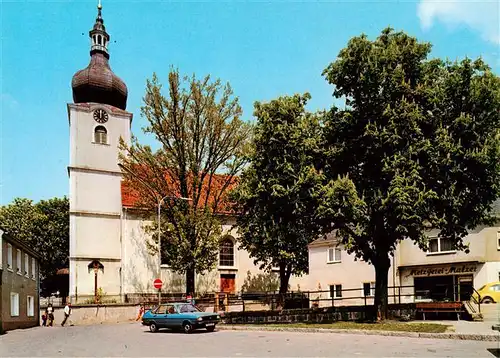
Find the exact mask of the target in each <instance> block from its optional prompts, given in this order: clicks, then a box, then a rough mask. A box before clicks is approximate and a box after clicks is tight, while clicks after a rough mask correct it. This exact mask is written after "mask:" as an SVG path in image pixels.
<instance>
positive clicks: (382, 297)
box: [374, 252, 391, 320]
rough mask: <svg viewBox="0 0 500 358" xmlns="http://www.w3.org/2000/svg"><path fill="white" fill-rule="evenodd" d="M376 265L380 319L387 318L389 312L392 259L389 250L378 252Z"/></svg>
mask: <svg viewBox="0 0 500 358" xmlns="http://www.w3.org/2000/svg"><path fill="white" fill-rule="evenodd" d="M374 266H375V310H376V312H377V317H378V319H380V320H385V319H387V312H388V303H389V301H388V288H387V286H388V284H389V281H388V275H389V268H390V267H391V260H390V259H389V254H388V253H387V252H385V253H380V254H377V259H376V260H375V261H374Z"/></svg>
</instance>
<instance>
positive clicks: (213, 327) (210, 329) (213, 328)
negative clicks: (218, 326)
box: [207, 326, 215, 332]
mask: <svg viewBox="0 0 500 358" xmlns="http://www.w3.org/2000/svg"><path fill="white" fill-rule="evenodd" d="M207 331H208V332H213V331H215V326H212V327H207Z"/></svg>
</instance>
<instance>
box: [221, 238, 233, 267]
mask: <svg viewBox="0 0 500 358" xmlns="http://www.w3.org/2000/svg"><path fill="white" fill-rule="evenodd" d="M219 266H227V267H233V266H234V243H233V240H231V239H230V238H225V239H224V240H222V241H221V243H220V246H219Z"/></svg>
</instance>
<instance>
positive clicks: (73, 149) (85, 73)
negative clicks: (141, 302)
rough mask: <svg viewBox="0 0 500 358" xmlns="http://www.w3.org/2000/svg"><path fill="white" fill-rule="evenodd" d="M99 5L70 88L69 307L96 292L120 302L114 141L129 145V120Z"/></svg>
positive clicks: (117, 172) (118, 192) (117, 173)
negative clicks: (86, 52) (85, 58)
mask: <svg viewBox="0 0 500 358" xmlns="http://www.w3.org/2000/svg"><path fill="white" fill-rule="evenodd" d="M101 12H102V6H101V4H100V2H99V5H98V7H97V18H96V19H95V24H94V26H93V28H92V30H90V31H89V36H90V40H91V47H90V63H89V65H88V66H87V67H86V68H84V69H83V70H81V71H78V72H77V73H76V74H75V75H74V76H73V80H72V83H71V86H72V90H73V101H74V103H70V104H68V116H69V127H70V162H69V167H68V173H69V182H70V183H69V192H70V194H69V198H70V268H69V273H70V279H69V290H70V293H69V294H70V297H71V300H72V302H83V301H87V300H89V299H93V297H94V294H95V291H96V288H97V290H99V289H102V292H105V293H106V296H107V297H114V298H115V299H117V300H119V299H121V296H122V284H121V282H122V277H121V264H122V262H121V260H122V245H121V217H122V198H121V172H120V168H119V166H118V153H119V149H118V144H119V139H120V137H121V138H123V140H124V141H125V142H126V143H130V137H131V134H130V127H131V123H132V114H131V113H129V112H127V111H125V109H126V105H127V86H126V85H125V83H124V82H123V81H122V80H121V79H120V78H119V77H118V76H116V75H115V74H114V73H113V71H112V70H111V68H110V66H109V52H108V44H109V39H110V37H109V35H108V33H107V32H106V28H105V27H104V20H103V18H102V14H101Z"/></svg>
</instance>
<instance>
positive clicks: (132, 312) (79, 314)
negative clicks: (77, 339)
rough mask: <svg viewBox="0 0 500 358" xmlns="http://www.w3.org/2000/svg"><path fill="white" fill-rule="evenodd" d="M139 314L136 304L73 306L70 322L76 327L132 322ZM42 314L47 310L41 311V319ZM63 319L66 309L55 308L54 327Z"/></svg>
mask: <svg viewBox="0 0 500 358" xmlns="http://www.w3.org/2000/svg"><path fill="white" fill-rule="evenodd" d="M138 313H139V305H136V304H109V305H72V306H71V315H70V317H69V321H70V323H73V324H75V325H86V324H101V323H120V322H130V321H134V320H135V319H136V318H137V315H138ZM42 314H45V309H42V310H40V317H42ZM63 319H64V307H56V308H54V325H56V326H60V325H61V322H62V321H63ZM40 322H41V319H40Z"/></svg>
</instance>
